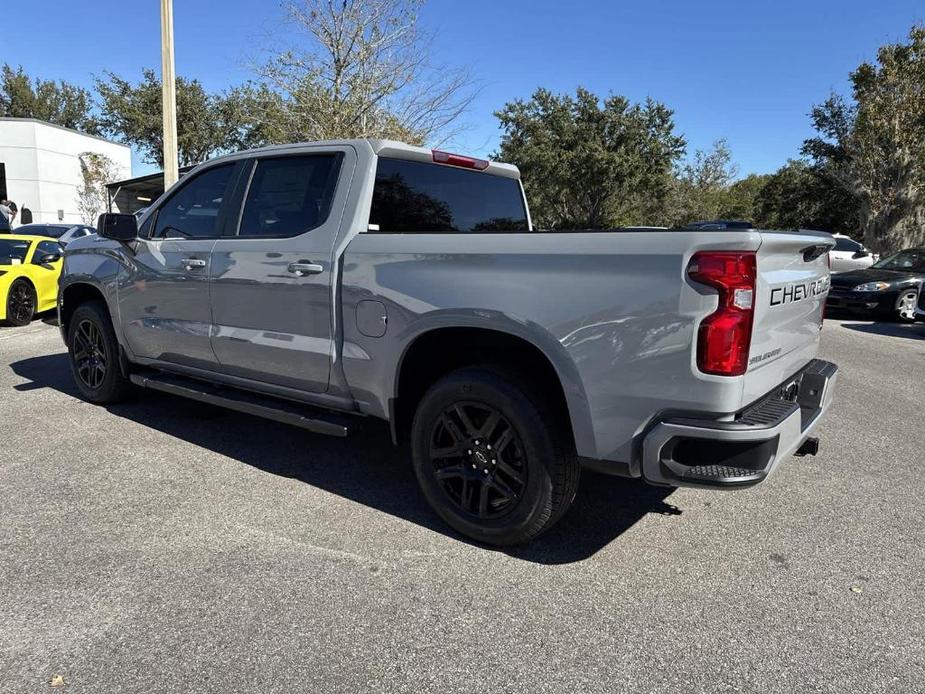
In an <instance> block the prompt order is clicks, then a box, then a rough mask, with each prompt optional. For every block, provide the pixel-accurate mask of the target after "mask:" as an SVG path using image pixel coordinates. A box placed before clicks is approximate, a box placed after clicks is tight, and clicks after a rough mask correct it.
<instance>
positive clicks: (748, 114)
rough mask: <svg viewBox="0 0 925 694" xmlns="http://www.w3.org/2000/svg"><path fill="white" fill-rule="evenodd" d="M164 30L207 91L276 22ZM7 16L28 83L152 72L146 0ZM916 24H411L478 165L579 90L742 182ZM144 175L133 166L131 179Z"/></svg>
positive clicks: (751, 11)
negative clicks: (543, 97) (538, 109)
mask: <svg viewBox="0 0 925 694" xmlns="http://www.w3.org/2000/svg"><path fill="white" fill-rule="evenodd" d="M174 16H175V34H176V65H177V73H178V74H182V75H184V76H187V77H196V78H199V79H200V80H201V81H202V82H203V83H204V84H205V85H206V87H207V88H210V89H221V88H223V87H226V86H228V85H230V84H234V83H237V82H241V81H243V80H245V79H247V78H248V77H249V76H250V71H249V70H248V68H247V65H248V62H249V61H250V60H252V59H254V58H258V57H259V55H260V49H261V47H263V46H268V45H272V43H273V41H274V34H275V32H278V31H279V27H280V23H281V20H282V17H283V12H282V9H281V6H280V4H279V3H277V2H261V1H259V0H258V1H255V0H248V1H247V2H245V1H244V0H223V1H221V2H215V0H211V1H210V0H175V7H174ZM6 17H7V22H6V27H7V30H6V31H5V32H4V37H3V39H2V42H0V62H3V61H6V62H10V63H13V64H22V65H23V67H25V68H26V70H27V71H28V72H30V73H31V74H33V75H37V76H41V77H45V78H63V79H67V80H69V81H73V82H76V83H78V84H83V85H87V86H89V85H90V84H91V83H92V76H93V75H98V74H102V73H103V72H104V71H105V70H111V71H114V72H116V73H119V74H122V75H123V76H126V77H131V78H136V79H137V77H138V76H139V75H140V72H141V69H142V68H143V67H146V66H147V67H153V68H155V69H158V70H159V66H160V34H159V31H160V25H159V22H160V19H159V18H160V14H159V2H158V0H145V1H144V2H141V1H139V0H131V1H130V2H125V1H124V0H122V1H120V2H117V1H116V0H84V1H83V2H80V3H76V2H65V1H61V2H46V1H42V0H36V1H34V2H31V3H16V7H15V12H12V13H6ZM922 21H925V3H923V2H922V0H915V1H913V0H892V1H891V0H882V1H880V2H877V0H865V1H859V0H842V1H841V2H838V1H833V0H816V1H811V0H803V1H802V2H793V1H791V0H776V1H775V2H768V1H764V2H758V1H754V0H744V1H743V0H739V1H738V2H725V1H723V2H709V1H707V0H703V1H701V2H691V1H690V0H688V1H686V2H684V1H679V0H672V1H670V2H669V1H667V0H666V1H660V0H648V1H647V2H621V1H619V0H611V1H605V0H594V1H591V0H586V1H584V2H582V1H574V2H567V1H563V0H429V2H428V4H427V5H426V7H425V9H424V11H423V14H422V22H423V24H424V26H425V27H426V28H427V29H428V30H430V31H432V32H434V34H435V37H436V40H435V42H434V52H435V61H436V62H437V63H439V64H443V65H447V66H464V67H468V68H469V69H470V71H471V72H472V74H473V76H474V77H475V78H476V80H477V81H478V84H479V87H480V90H481V91H480V93H479V96H478V98H477V100H476V101H475V103H474V104H473V106H472V109H471V111H470V112H469V113H468V114H467V115H466V116H465V125H466V128H465V130H464V131H463V133H462V134H461V135H460V136H459V137H458V138H457V140H456V141H455V142H454V143H453V145H454V147H455V148H456V149H458V150H460V151H465V152H469V153H473V154H480V155H485V154H488V153H490V152H491V151H492V150H493V149H494V148H495V146H496V145H497V142H498V136H499V133H498V128H497V121H496V119H495V118H494V116H493V115H492V114H493V113H494V111H496V110H497V109H498V108H500V107H501V106H502V105H503V104H504V103H505V102H506V101H508V100H511V99H513V98H516V97H521V98H526V97H529V95H530V94H531V92H532V91H533V90H534V89H535V88H537V87H538V86H545V87H547V88H549V89H552V90H553V91H573V90H574V88H575V87H576V86H578V85H583V86H585V87H587V88H589V89H591V90H592V91H595V92H598V93H599V94H605V93H607V92H610V91H613V92H616V93H620V94H624V95H626V96H628V97H629V98H631V99H632V100H642V99H644V98H645V97H647V96H651V97H653V98H655V99H657V100H659V101H662V102H664V103H666V104H667V105H668V106H670V107H671V108H673V109H674V110H675V121H676V124H677V129H678V131H680V132H682V133H683V134H684V135H685V136H686V137H687V139H688V143H689V150H690V151H691V152H692V151H693V150H694V149H696V148H706V147H709V146H710V144H711V142H712V141H713V140H715V139H717V138H720V137H725V138H726V139H727V140H728V141H729V144H730V146H731V148H732V151H733V155H734V157H735V159H736V162H737V163H738V165H739V168H740V174H742V175H744V174H746V173H749V172H759V173H762V172H769V171H773V170H774V169H776V168H777V167H778V166H780V165H781V164H782V163H783V162H785V161H786V160H787V159H788V158H789V157H792V156H795V155H796V154H797V152H798V150H799V147H800V144H801V143H802V141H803V139H804V138H805V137H806V136H807V135H809V134H810V133H811V129H810V127H809V119H808V116H807V114H808V112H809V110H810V108H811V106H812V104H814V103H817V102H819V101H821V100H822V99H824V98H825V97H826V95H827V94H828V93H829V92H830V91H831V90H832V89H835V90H838V91H847V88H848V73H849V72H850V71H851V70H852V69H854V68H855V67H856V66H857V65H858V64H859V63H860V62H861V61H863V60H871V59H873V58H874V57H875V55H876V50H877V47H878V46H879V45H881V44H883V43H886V42H890V41H896V40H899V39H901V38H903V37H904V36H905V34H906V33H907V32H908V30H909V28H910V27H911V26H912V24H913V23H916V22H922ZM101 27H106V29H104V30H102V31H101V29H100V28H101ZM150 169H151V167H150V166H146V165H143V164H141V163H140V162H139V161H138V159H137V157H136V158H135V173H136V174H139V173H144V172H145V171H148V170H150Z"/></svg>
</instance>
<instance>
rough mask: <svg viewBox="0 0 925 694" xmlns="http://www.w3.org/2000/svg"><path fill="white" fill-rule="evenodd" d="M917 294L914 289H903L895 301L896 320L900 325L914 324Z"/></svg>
mask: <svg viewBox="0 0 925 694" xmlns="http://www.w3.org/2000/svg"><path fill="white" fill-rule="evenodd" d="M918 296H919V292H918V290H916V289H904V290H903V291H901V292H900V293H899V298H898V299H897V300H896V320H897V321H899V322H900V323H914V322H915V304H916V301H917V300H918Z"/></svg>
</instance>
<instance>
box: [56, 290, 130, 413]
mask: <svg viewBox="0 0 925 694" xmlns="http://www.w3.org/2000/svg"><path fill="white" fill-rule="evenodd" d="M67 351H68V358H69V359H68V360H69V362H70V365H71V374H72V375H73V376H74V383H75V384H76V385H77V389H78V390H79V391H80V394H81V396H82V397H83V398H84V399H85V400H88V401H90V402H93V403H96V404H99V405H108V404H111V403H115V402H119V401H121V400H124V399H125V398H126V396H127V395H128V394H129V392H130V391H131V387H132V384H131V381H129V380H128V379H127V378H125V376H123V375H122V371H121V370H120V368H119V342H118V340H116V333H115V331H114V330H113V328H112V322H111V321H110V319H109V312H108V311H107V310H106V307H105V306H104V305H103V304H102V303H101V302H99V301H90V302H87V303H85V304H81V305H80V306H78V307H77V309H76V310H75V311H74V313H73V315H72V316H71V319H70V323H69V325H68V335H67Z"/></svg>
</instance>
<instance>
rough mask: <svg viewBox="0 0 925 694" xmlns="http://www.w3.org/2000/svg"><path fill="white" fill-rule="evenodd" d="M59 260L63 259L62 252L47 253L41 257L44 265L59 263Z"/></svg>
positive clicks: (40, 259)
mask: <svg viewBox="0 0 925 694" xmlns="http://www.w3.org/2000/svg"><path fill="white" fill-rule="evenodd" d="M59 260H61V254H60V253H45V254H44V255H43V256H42V257H41V258H39V262H40V263H41V264H42V265H51V264H52V263H57V262H58V261H59Z"/></svg>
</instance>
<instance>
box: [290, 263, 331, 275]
mask: <svg viewBox="0 0 925 694" xmlns="http://www.w3.org/2000/svg"><path fill="white" fill-rule="evenodd" d="M288 269H289V272H291V273H292V274H294V275H295V276H296V277H304V276H305V275H317V274H318V273H320V272H324V266H323V265H319V264H318V263H289V268H288Z"/></svg>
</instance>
